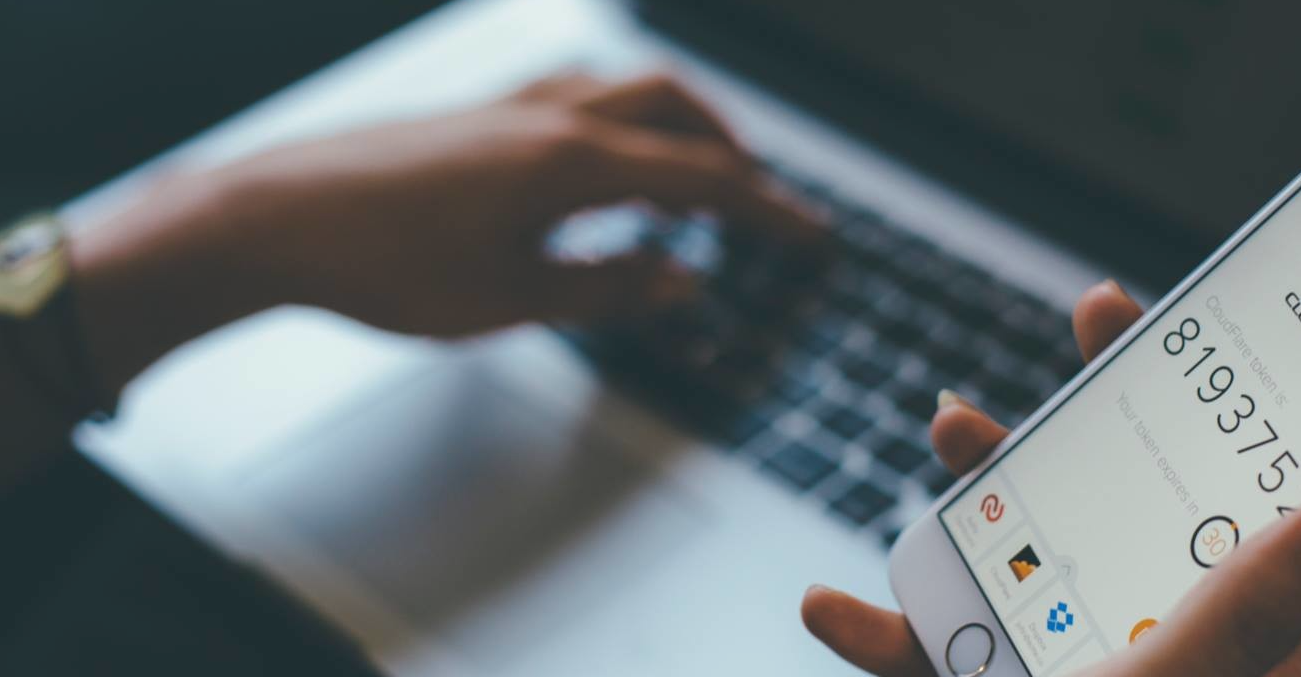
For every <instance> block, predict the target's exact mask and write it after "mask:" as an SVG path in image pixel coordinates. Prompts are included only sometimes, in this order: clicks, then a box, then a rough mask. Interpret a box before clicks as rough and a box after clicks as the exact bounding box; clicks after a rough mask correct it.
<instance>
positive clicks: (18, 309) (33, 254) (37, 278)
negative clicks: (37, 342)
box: [0, 216, 68, 318]
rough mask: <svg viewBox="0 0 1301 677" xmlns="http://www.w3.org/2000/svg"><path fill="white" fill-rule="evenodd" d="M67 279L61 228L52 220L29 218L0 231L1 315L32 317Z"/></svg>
mask: <svg viewBox="0 0 1301 677" xmlns="http://www.w3.org/2000/svg"><path fill="white" fill-rule="evenodd" d="M67 276H68V261H67V248H66V247H65V246H64V241H63V229H62V227H61V226H60V224H59V222H58V221H57V220H56V219H55V218H54V217H52V216H44V217H41V216H38V217H32V218H30V219H27V220H25V221H21V222H19V223H18V224H17V225H15V226H13V227H12V228H9V229H8V230H5V231H0V316H4V315H8V316H11V317H18V318H25V317H30V316H32V315H33V314H35V313H36V312H37V311H39V310H40V309H41V307H42V306H44V305H45V303H46V302H47V301H49V300H50V298H51V297H52V296H53V295H54V294H55V292H57V291H58V289H59V288H60V287H61V286H62V285H63V283H64V281H65V280H66V279H67Z"/></svg>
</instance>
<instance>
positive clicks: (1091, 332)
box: [1071, 280, 1143, 362]
mask: <svg viewBox="0 0 1301 677" xmlns="http://www.w3.org/2000/svg"><path fill="white" fill-rule="evenodd" d="M1142 315H1143V309H1142V308H1140V307H1139V305H1138V303H1136V302H1135V301H1134V299H1132V298H1130V296H1129V294H1126V293H1125V290H1123V289H1121V288H1120V285H1118V284H1116V282H1115V281H1114V280H1107V281H1106V282H1103V283H1101V284H1097V285H1095V286H1093V287H1090V288H1089V289H1088V291H1086V292H1084V295H1083V296H1081V297H1080V301H1079V303H1076V304H1075V313H1074V315H1073V316H1072V318H1071V319H1072V322H1073V324H1074V325H1075V341H1076V343H1077V344H1078V345H1079V347H1080V353H1081V354H1082V355H1084V360H1085V361H1086V362H1088V361H1091V360H1093V358H1095V357H1097V356H1098V355H1099V354H1100V353H1102V351H1104V350H1106V349H1107V346H1109V345H1111V342H1112V341H1115V340H1116V339H1117V338H1119V337H1120V335H1121V334H1123V333H1125V330H1126V329H1129V327H1130V325H1132V324H1134V323H1135V322H1137V321H1138V318H1140V317H1142Z"/></svg>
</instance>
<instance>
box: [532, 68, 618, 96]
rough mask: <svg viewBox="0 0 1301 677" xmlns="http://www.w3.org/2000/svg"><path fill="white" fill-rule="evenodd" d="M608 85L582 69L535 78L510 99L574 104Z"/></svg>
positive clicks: (596, 93) (606, 87)
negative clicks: (539, 78)
mask: <svg viewBox="0 0 1301 677" xmlns="http://www.w3.org/2000/svg"><path fill="white" fill-rule="evenodd" d="M608 88H609V85H607V84H606V83H604V82H602V81H600V80H598V79H597V78H595V77H593V76H592V75H590V74H588V73H585V72H582V71H570V72H564V73H557V74H556V75H552V76H550V77H546V78H542V79H541V80H535V81H533V82H531V83H529V84H528V85H525V86H524V87H523V88H522V89H520V90H519V91H517V92H515V93H514V94H513V95H511V97H510V98H511V99H513V100H515V101H522V102H526V103H533V102H539V101H550V102H554V103H570V104H576V103H578V102H580V101H585V100H587V99H591V98H592V97H595V96H597V95H598V94H599V93H600V92H602V91H605V90H606V89H608Z"/></svg>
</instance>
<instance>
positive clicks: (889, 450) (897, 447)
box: [874, 437, 932, 475]
mask: <svg viewBox="0 0 1301 677" xmlns="http://www.w3.org/2000/svg"><path fill="white" fill-rule="evenodd" d="M874 456H876V458H877V459H878V460H880V461H881V462H882V463H884V464H886V465H888V466H890V467H891V468H893V469H894V470H895V471H897V472H898V473H899V474H901V475H907V474H909V473H911V472H913V471H914V470H917V469H918V468H920V467H922V466H924V465H926V464H927V463H929V462H930V461H931V458H932V456H931V454H930V452H928V451H926V450H924V449H922V448H921V447H919V446H917V445H916V444H913V443H912V442H909V441H908V440H904V439H901V438H898V437H895V438H891V439H890V441H888V442H886V443H885V445H884V446H883V447H881V448H880V449H879V450H878V451H876V453H875V454H874Z"/></svg>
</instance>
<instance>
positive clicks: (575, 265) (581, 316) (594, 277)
mask: <svg viewBox="0 0 1301 677" xmlns="http://www.w3.org/2000/svg"><path fill="white" fill-rule="evenodd" d="M696 288H697V284H696V280H695V278H694V277H693V276H692V274H691V273H690V272H689V271H687V270H684V269H682V268H680V267H679V266H677V265H675V264H673V263H672V262H670V261H667V260H665V259H664V258H663V257H662V256H658V255H654V254H650V253H645V252H642V253H637V254H630V255H626V256H618V257H613V258H609V259H604V260H601V261H597V262H565V263H546V264H544V265H543V266H542V269H541V270H540V273H539V274H538V275H537V276H536V280H535V288H534V289H533V290H530V292H529V296H530V298H531V299H532V303H533V305H534V307H533V308H532V311H533V313H534V314H536V315H538V316H540V317H541V318H542V319H544V320H549V321H558V320H559V321H563V320H579V321H583V320H596V319H605V318H615V317H629V316H635V315H638V314H645V313H647V312H649V311H653V310H657V309H661V308H664V307H667V306H672V305H675V304H678V303H681V302H683V301H686V300H688V299H690V298H691V297H692V296H693V295H694V294H695V292H696Z"/></svg>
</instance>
